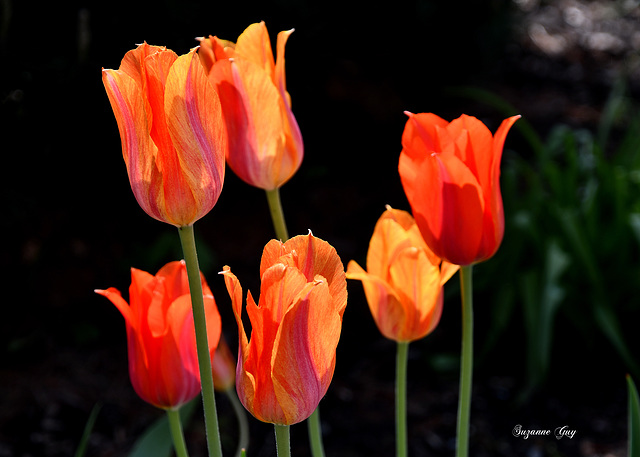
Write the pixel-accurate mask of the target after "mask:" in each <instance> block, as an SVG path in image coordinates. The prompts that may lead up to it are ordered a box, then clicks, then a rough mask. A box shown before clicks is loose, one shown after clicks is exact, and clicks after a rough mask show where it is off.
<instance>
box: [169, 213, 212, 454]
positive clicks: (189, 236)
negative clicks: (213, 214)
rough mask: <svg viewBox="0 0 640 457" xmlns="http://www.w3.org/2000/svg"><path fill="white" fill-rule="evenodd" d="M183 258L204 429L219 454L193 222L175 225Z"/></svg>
mask: <svg viewBox="0 0 640 457" xmlns="http://www.w3.org/2000/svg"><path fill="white" fill-rule="evenodd" d="M178 233H180V242H181V243H182V252H183V253H184V261H185V263H186V265H187V275H188V277H189V291H190V293H191V305H192V308H193V321H194V324H195V328H196V345H197V350H198V365H199V367H200V382H201V384H202V404H203V407H204V425H205V430H206V433H207V446H208V448H209V457H222V443H221V441H220V432H219V428H218V413H217V412H216V398H215V395H214V391H213V375H212V371H211V356H210V354H209V343H208V341H207V323H206V320H205V312H204V296H203V294H202V283H201V281H200V267H199V265H198V254H197V252H196V240H195V237H194V234H193V225H186V226H184V227H179V228H178Z"/></svg>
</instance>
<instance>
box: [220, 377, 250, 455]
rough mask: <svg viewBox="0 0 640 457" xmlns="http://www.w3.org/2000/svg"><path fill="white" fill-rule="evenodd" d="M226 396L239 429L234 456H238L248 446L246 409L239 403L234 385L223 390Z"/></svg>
mask: <svg viewBox="0 0 640 457" xmlns="http://www.w3.org/2000/svg"><path fill="white" fill-rule="evenodd" d="M225 393H226V394H227V397H228V398H229V400H230V401H231V406H232V407H233V412H234V413H236V417H237V418H238V428H239V429H240V433H239V434H240V437H239V439H238V448H237V450H236V456H237V457H240V456H241V455H242V451H243V450H246V449H247V447H248V446H249V421H248V420H247V410H246V409H244V406H242V403H240V399H239V398H238V394H237V393H236V388H235V386H233V387H230V388H229V389H227V390H226V391H225Z"/></svg>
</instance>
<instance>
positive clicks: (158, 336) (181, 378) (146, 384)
mask: <svg viewBox="0 0 640 457" xmlns="http://www.w3.org/2000/svg"><path fill="white" fill-rule="evenodd" d="M202 283H203V290H204V295H205V296H204V300H205V314H206V320H207V337H208V339H209V352H210V354H211V356H213V354H214V352H215V350H216V347H217V345H218V340H219V339H220V314H219V313H218V308H217V307H216V303H215V301H214V299H213V295H212V294H211V290H210V289H209V287H208V286H207V284H206V282H205V280H204V277H202ZM96 292H97V293H99V294H100V295H104V296H105V297H107V298H108V299H109V300H111V302H112V303H113V304H114V305H115V306H116V308H118V310H119V311H120V313H122V316H123V317H124V320H125V324H126V328H127V342H128V348H129V376H130V378H131V383H132V384H133V388H134V390H135V391H136V393H137V394H138V395H139V396H140V398H142V399H143V400H144V401H146V402H148V403H151V404H152V405H154V406H157V407H158V408H163V409H176V408H179V407H180V406H181V405H183V404H184V403H187V402H188V401H190V400H192V399H193V398H194V397H195V396H196V395H198V393H199V392H200V372H199V369H198V355H197V352H196V335H195V328H194V324H193V313H192V311H191V295H190V294H189V282H188V279H187V268H186V266H185V263H184V261H182V262H171V263H168V264H167V265H165V266H164V267H162V269H160V271H158V273H157V274H156V275H155V276H152V275H151V274H149V273H147V272H145V271H142V270H136V269H135V268H132V269H131V287H130V288H129V301H130V304H127V302H126V301H125V300H124V298H122V295H121V294H120V292H119V291H118V290H117V289H115V288H113V287H110V288H109V289H107V290H96Z"/></svg>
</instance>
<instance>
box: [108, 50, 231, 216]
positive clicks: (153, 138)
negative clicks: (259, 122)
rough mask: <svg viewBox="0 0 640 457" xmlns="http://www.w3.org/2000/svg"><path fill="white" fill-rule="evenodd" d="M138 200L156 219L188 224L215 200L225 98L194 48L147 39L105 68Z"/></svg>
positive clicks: (221, 177)
mask: <svg viewBox="0 0 640 457" xmlns="http://www.w3.org/2000/svg"><path fill="white" fill-rule="evenodd" d="M102 81H103V83H104V86H105V88H106V91H107V95H108V97H109V101H110V102H111V107H112V108H113V112H114V114H115V117H116V121H117V123H118V129H119V131H120V138H121V140H122V154H123V156H124V161H125V164H126V167H127V173H128V175H129V181H130V183H131V188H132V189H133V193H134V195H135V197H136V200H137V201H138V203H139V204H140V206H141V207H142V209H144V211H145V212H146V213H147V214H149V215H150V216H151V217H153V218H155V219H158V220H160V221H163V222H166V223H168V224H172V225H175V226H177V227H182V226H188V225H191V224H193V223H194V222H195V221H197V220H198V219H200V218H201V217H203V216H204V215H205V214H207V213H208V212H209V211H210V210H211V208H213V206H214V205H215V204H216V202H217V200H218V197H219V195H220V191H221V190H222V183H223V181H224V156H225V153H226V152H225V151H226V149H227V138H226V132H225V127H224V122H223V120H222V115H221V107H220V100H219V98H218V95H217V93H216V91H215V88H214V87H213V85H212V84H211V83H210V82H209V80H208V78H207V75H206V73H205V72H204V70H203V68H202V65H201V64H200V62H199V58H198V56H197V54H196V52H195V49H194V50H192V51H191V52H189V53H188V54H185V55H182V56H180V57H178V56H177V55H176V54H175V53H174V52H173V51H171V50H168V49H166V48H164V47H160V46H150V45H148V44H147V43H143V44H141V45H139V46H138V47H137V48H136V49H134V50H132V51H129V52H127V53H126V54H125V56H124V58H123V59H122V63H121V65H120V68H119V69H118V70H105V69H103V70H102Z"/></svg>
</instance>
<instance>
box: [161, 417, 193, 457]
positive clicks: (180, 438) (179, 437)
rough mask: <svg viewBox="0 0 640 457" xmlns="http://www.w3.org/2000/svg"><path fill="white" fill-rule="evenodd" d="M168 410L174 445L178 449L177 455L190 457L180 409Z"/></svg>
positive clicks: (178, 456) (177, 456)
mask: <svg viewBox="0 0 640 457" xmlns="http://www.w3.org/2000/svg"><path fill="white" fill-rule="evenodd" d="M166 411H167V417H168V418H169V428H170V429H171V438H172V439H173V447H174V448H175V450H176V457H189V452H187V445H186V443H185V441H184V433H183V432H182V422H181V421H180V410H178V409H167V410H166Z"/></svg>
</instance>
